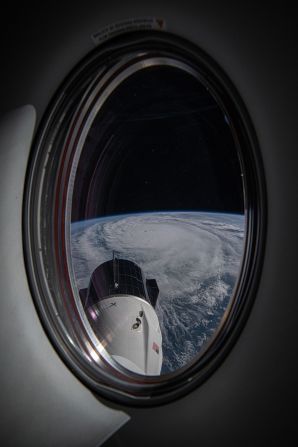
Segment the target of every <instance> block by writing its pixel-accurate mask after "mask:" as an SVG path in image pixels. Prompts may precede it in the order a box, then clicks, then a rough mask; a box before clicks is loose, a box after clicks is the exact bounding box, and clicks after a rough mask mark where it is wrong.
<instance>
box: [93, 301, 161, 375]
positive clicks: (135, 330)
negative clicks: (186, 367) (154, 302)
mask: <svg viewBox="0 0 298 447" xmlns="http://www.w3.org/2000/svg"><path fill="white" fill-rule="evenodd" d="M89 315H90V317H91V318H93V319H95V320H98V321H100V338H101V340H102V343H103V344H104V345H105V348H106V349H107V351H108V353H109V354H110V355H111V357H112V358H113V359H114V360H116V361H117V362H118V363H119V364H121V365H122V366H123V367H125V368H127V369H129V370H130V371H133V372H136V373H139V374H143V375H159V374H160V372H161V367H162V335H161V330H160V326H159V321H158V317H157V314H156V312H155V310H154V308H153V307H152V306H151V304H150V303H148V302H147V301H145V300H144V299H142V298H139V297H137V296H133V295H112V296H109V297H107V298H105V299H103V300H101V301H99V302H98V303H97V304H95V305H93V306H92V307H91V308H90V309H89Z"/></svg>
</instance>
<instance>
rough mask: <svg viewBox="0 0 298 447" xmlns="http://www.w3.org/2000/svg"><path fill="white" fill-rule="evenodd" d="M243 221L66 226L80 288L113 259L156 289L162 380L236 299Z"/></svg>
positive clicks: (163, 215) (146, 216)
mask: <svg viewBox="0 0 298 447" xmlns="http://www.w3.org/2000/svg"><path fill="white" fill-rule="evenodd" d="M244 230H245V217H244V215H240V214H224V213H207V212H193V211H191V212H188V211H185V212H180V211H179V212H177V211H175V212H152V213H149V212H148V213H138V214H122V215H116V216H109V217H102V218H97V219H92V220H87V221H82V222H75V223H72V224H71V250H72V264H73V271H74V275H75V280H76V284H77V287H78V289H82V288H86V287H88V284H89V280H90V276H91V274H92V272H93V271H94V270H95V268H96V267H98V266H99V265H100V264H102V263H103V262H105V261H109V260H111V259H112V257H113V251H115V252H116V254H117V256H118V257H119V258H123V259H127V260H130V261H133V262H135V263H136V264H137V265H138V266H139V267H141V269H142V270H143V273H144V276H145V277H146V278H155V279H156V281H157V284H158V288H159V296H158V301H157V304H156V308H155V310H156V313H157V316H158V318H159V323H160V328H161V332H162V348H163V364H162V370H161V374H166V373H170V372H173V371H176V370H177V369H179V368H181V367H183V366H185V365H186V364H187V363H188V362H189V361H191V360H192V359H193V358H194V356H195V355H197V354H198V353H199V352H200V350H201V348H202V347H203V345H204V344H205V343H206V342H208V340H210V338H211V337H212V335H213V334H214V332H215V331H216V329H217V328H218V327H219V325H220V322H221V321H222V318H223V315H224V313H225V310H226V309H227V306H228V304H229V302H230V300H231V298H232V296H233V291H234V287H235V284H236V282H237V278H238V275H239V272H240V268H241V262H242V256H243V252H244Z"/></svg>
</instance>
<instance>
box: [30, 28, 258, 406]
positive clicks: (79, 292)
mask: <svg viewBox="0 0 298 447" xmlns="http://www.w3.org/2000/svg"><path fill="white" fill-rule="evenodd" d="M134 35H135V33H134ZM139 36H140V39H139V40H138V39H136V38H135V37H134V38H133V39H132V38H131V37H129V36H128V37H127V38H126V45H124V44H123V40H122V44H120V43H121V41H119V42H118V41H117V39H116V40H113V41H111V42H113V44H111V43H107V44H105V45H104V46H102V47H99V48H98V49H97V50H96V51H95V52H94V53H93V54H92V55H91V56H90V57H89V58H87V59H86V60H85V61H84V62H83V63H82V64H81V65H80V67H79V68H77V69H75V70H74V72H73V73H72V75H71V76H70V77H69V79H68V80H67V81H66V83H65V84H64V86H63V87H62V90H61V91H60V92H59V93H58V95H57V97H56V102H55V105H54V107H52V108H51V110H50V111H49V114H48V116H47V118H46V119H45V122H44V124H43V128H42V131H41V132H40V133H39V136H38V138H37V142H36V148H37V149H36V152H35V158H34V160H33V162H32V164H31V170H30V173H29V182H28V184H29V186H28V194H27V205H26V209H27V210H28V212H27V215H26V216H27V217H26V222H27V227H26V228H27V232H26V236H27V237H26V243H27V253H28V258H29V262H28V265H29V273H30V277H31V283H32V287H33V289H34V295H35V297H36V301H37V304H38V306H39V309H40V312H41V315H42V319H43V321H44V323H45V325H46V327H47V329H48V331H49V333H50V336H51V337H52V339H53V341H54V342H55V344H56V346H57V348H58V350H59V352H61V354H62V355H63V357H64V358H65V359H66V360H67V361H68V362H70V363H71V366H72V368H73V369H74V370H75V371H77V373H78V374H79V376H80V377H81V378H83V380H85V381H86V382H87V383H88V384H89V385H91V386H92V387H93V388H94V389H96V390H97V391H99V392H101V393H103V394H104V395H107V396H110V397H116V398H117V397H118V399H120V400H122V401H123V400H125V399H128V401H130V399H131V398H133V399H134V401H140V402H145V401H146V402H148V397H150V398H151V399H150V402H152V403H154V402H160V401H161V400H162V399H169V398H172V397H175V396H176V395H179V393H181V392H184V391H185V390H187V389H188V388H190V387H191V386H193V385H194V384H196V383H198V382H199V381H201V380H203V379H204V378H205V377H207V375H208V374H209V373H210V371H211V370H212V369H214V367H215V366H216V364H217V363H218V362H219V360H220V358H222V357H223V356H224V355H225V352H226V351H227V349H228V347H229V346H231V344H232V342H233V339H234V338H235V334H236V333H237V330H238V326H239V322H240V321H242V320H244V318H245V315H246V314H247V312H248V308H249V306H250V303H251V300H252V296H253V292H254V288H255V285H254V282H255V281H256V280H255V277H256V272H257V269H258V263H259V262H260V261H259V258H260V253H261V244H260V240H261V238H260V232H261V231H262V226H263V220H262V219H263V218H261V217H260V216H263V213H262V210H263V208H262V207H263V204H262V203H261V200H262V197H263V195H262V194H263V193H262V188H261V180H260V173H259V169H260V168H259V167H258V166H260V164H258V163H256V149H255V142H254V140H253V137H252V131H251V128H250V127H249V124H248V118H247V116H246V114H245V112H244V111H243V106H242V104H241V102H240V100H239V101H237V94H236V93H235V92H234V90H233V89H232V87H231V86H230V83H229V81H228V80H227V79H226V78H225V76H224V75H223V74H222V73H221V72H220V71H219V70H218V68H217V67H216V66H215V65H214V64H213V63H212V62H211V61H210V60H209V58H207V57H206V56H205V55H204V54H203V53H201V52H200V51H199V50H197V49H195V48H193V47H192V46H191V45H190V44H186V43H185V42H184V41H182V40H181V39H176V38H174V37H173V36H167V35H166V34H162V35H161V34H160V33H142V34H140V35H139ZM117 43H118V45H117ZM235 98H236V99H235ZM41 167H42V168H43V169H41ZM26 222H25V223H26ZM252 257H253V258H254V260H255V262H252Z"/></svg>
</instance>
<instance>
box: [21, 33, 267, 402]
mask: <svg viewBox="0 0 298 447" xmlns="http://www.w3.org/2000/svg"><path fill="white" fill-rule="evenodd" d="M123 41H126V44H124V42H123ZM145 42H146V46H147V47H148V49H147V52H148V53H149V54H150V51H151V56H150V55H149V56H148V57H147V56H146V52H145V51H144V53H141V54H138V51H139V52H140V51H141V48H142V44H144V43H145ZM159 46H160V47H159ZM138 47H139V49H138ZM150 47H151V48H152V50H149V48H150ZM136 50H138V51H136ZM119 51H120V53H121V51H122V53H123V55H122V59H121V56H120V62H119V63H118V64H115V65H114V66H113V67H112V70H114V71H115V73H118V78H117V75H116V76H115V77H114V78H113V76H114V73H113V71H112V73H111V71H109V70H108V71H107V78H112V83H107V84H106V87H109V89H108V90H105V80H106V79H105V77H104V76H105V74H104V76H103V73H102V72H100V70H99V75H95V74H94V73H96V69H95V68H93V70H94V72H93V78H92V76H91V81H90V80H89V84H88V86H87V88H85V90H84V96H83V99H82V98H80V101H79V102H78V104H79V107H80V109H78V110H77V109H76V110H75V111H74V112H73V111H72V117H71V121H70V123H69V125H70V127H71V126H72V128H73V132H72V133H71V138H70V139H69V142H70V143H69V144H70V146H71V145H72V144H73V145H74V146H76V144H78V141H79V142H80V141H81V143H82V141H84V136H82V135H83V134H84V132H85V134H86V132H87V129H88V125H89V127H90V125H91V124H90V123H91V122H92V116H93V119H94V116H96V114H97V113H98V109H99V107H100V104H102V103H103V102H104V101H105V99H103V97H102V95H106V98H108V97H109V95H110V94H111V92H112V91H114V90H115V89H116V88H117V85H118V84H117V80H118V81H119V80H120V82H122V80H121V79H122V78H123V79H124V78H125V76H127V77H129V76H130V75H131V74H132V73H133V72H135V71H134V69H135V70H136V71H137V70H138V69H142V68H146V63H147V64H150V62H151V63H152V64H156V65H157V66H158V65H162V64H164V65H170V66H171V64H173V65H174V66H177V65H178V66H179V65H180V68H181V67H182V68H181V69H183V70H184V69H185V71H188V72H191V74H193V76H195V77H196V78H197V79H198V80H199V82H202V83H203V85H205V86H206V84H207V85H208V86H210V89H211V94H212V96H213V97H214V98H215V100H216V102H217V104H219V106H220V107H221V108H222V110H224V111H225V113H226V115H227V116H228V118H229V120H230V123H231V128H232V129H233V134H234V136H235V139H236V140H238V144H237V146H238V148H237V150H238V152H239V153H238V156H239V159H240V163H241V168H242V170H243V172H244V179H243V181H244V183H245V184H244V185H243V192H244V202H245V233H246V234H245V248H244V253H243V258H242V265H241V269H240V272H239V274H238V279H237V281H236V284H235V287H234V292H233V295H232V297H231V298H230V300H229V305H228V310H227V312H226V314H227V315H226V317H225V319H223V320H224V321H222V322H221V324H220V326H219V327H218V329H217V330H216V331H215V334H214V336H212V337H211V339H210V340H209V342H208V343H206V344H205V346H204V348H203V349H202V350H201V351H200V352H199V353H198V354H197V355H196V356H195V357H194V359H193V360H192V361H191V362H190V363H188V364H187V365H185V366H184V367H182V368H179V369H177V370H176V371H174V372H172V373H169V374H163V375H161V376H143V375H139V374H136V373H133V372H132V371H129V370H127V369H125V368H123V367H122V366H121V365H119V364H118V363H117V362H114V361H113V360H112V359H111V356H110V355H109V354H108V352H106V353H105V351H104V350H103V349H102V348H101V347H100V346H98V345H97V346H96V344H95V340H94V339H93V338H92V336H91V337H90V334H91V333H90V332H89V328H88V325H90V323H88V325H86V324H85V322H83V326H84V328H83V330H84V331H85V332H84V337H85V342H87V343H89V342H91V343H89V346H90V347H89V354H90V356H91V357H92V358H93V361H94V362H95V363H96V364H97V369H96V371H95V370H94V364H93V365H92V363H91V364H90V358H89V359H88V358H86V356H85V358H84V355H82V352H81V351H80V349H81V347H80V348H78V346H80V343H81V342H82V340H80V341H79V342H78V344H77V346H74V345H73V342H72V340H71V337H70V336H69V334H70V333H69V332H68V330H67V329H66V328H65V326H64V327H63V324H61V320H59V318H58V319H57V318H56V321H55V311H56V313H57V315H59V312H58V311H57V308H56V306H55V303H53V300H52V299H51V295H52V292H51V291H50V290H49V289H50V287H49V284H48V278H47V274H46V272H45V271H44V266H43V267H42V264H43V262H44V261H43V259H42V256H43V255H44V252H43V254H40V251H41V252H42V250H43V246H42V245H43V243H44V237H45V236H44V234H42V229H41V218H40V216H41V214H40V213H41V208H42V206H43V204H42V198H43V195H42V193H43V192H44V189H43V188H44V182H45V178H42V175H43V174H44V175H46V173H44V172H42V174H41V175H40V174H39V176H36V169H37V167H38V166H40V163H41V164H43V165H44V166H46V165H45V154H44V150H45V147H46V146H47V144H49V140H50V141H52V142H55V137H54V132H53V130H54V131H55V130H56V131H57V128H56V127H55V123H56V125H57V116H60V118H61V112H62V111H63V101H65V97H67V95H65V92H66V90H67V87H68V88H69V87H71V86H73V85H74V84H75V83H76V82H77V83H80V80H81V82H82V79H83V78H84V73H85V72H86V70H87V71H88V69H89V70H90V71H92V70H91V67H92V66H93V65H94V66H95V67H96V65H97V64H98V66H97V70H98V69H99V68H100V66H101V67H102V65H100V64H102V60H103V59H104V58H105V57H106V56H107V55H109V54H110V55H111V56H112V55H114V56H115V57H116V54H117V52H119ZM154 52H158V53H159V56H154ZM148 53H147V54H148ZM162 54H164V56H162ZM171 54H172V57H170V55H171ZM136 58H137V59H138V58H139V60H138V61H136ZM188 58H189V64H188ZM182 59H184V60H185V62H183V61H182ZM129 62H132V65H129ZM176 64H177V65H176ZM196 65H197V67H198V69H197V70H196V69H195V68H193V67H194V66H196ZM123 68H124V69H123ZM199 68H200V70H199ZM102 69H103V68H102ZM103 70H104V69H103ZM121 74H122V78H121ZM111 75H112V76H111ZM98 76H99V77H101V80H102V82H101V83H98ZM65 86H66V88H65ZM94 86H96V88H97V89H98V90H100V89H101V94H99V91H97V90H96V89H94ZM69 90H70V91H71V88H69ZM90 92H93V94H92V95H91V94H90ZM69 94H70V92H69V93H68V95H69ZM96 98H97V100H96ZM97 101H99V103H97ZM226 102H228V104H226ZM78 104H77V105H78ZM66 105H67V104H66ZM83 106H84V107H83ZM90 111H91V112H90ZM88 112H90V113H88ZM92 114H93V115H92ZM55 115H56V116H55ZM78 116H79V119H78V118H77V117H78ZM86 117H87V119H86ZM55 120H56V121H55ZM234 123H235V127H234ZM86 125H87V126H86ZM79 130H83V132H82V133H81V134H80V132H79ZM78 132H79V139H78ZM68 137H69V135H68ZM81 137H82V140H81ZM241 139H242V140H243V141H241ZM244 142H245V149H246V150H247V153H245V154H244V153H243V147H242V144H244ZM34 146H35V151H34V153H33V155H32V158H31V162H30V165H29V170H28V176H27V179H28V180H27V185H26V198H25V204H24V239H25V254H26V264H27V265H26V266H27V271H28V276H29V281H30V286H31V290H32V295H33V297H34V300H35V304H36V307H37V310H38V313H39V314H40V317H41V320H42V323H43V325H44V327H45V329H46V331H47V333H48V335H49V337H50V339H51V341H52V342H53V343H54V345H55V347H56V349H57V350H58V352H59V354H60V355H61V356H62V358H63V360H64V361H66V363H67V364H68V366H69V367H70V368H71V369H72V370H73V371H74V372H75V373H76V375H77V376H79V378H81V380H83V382H84V383H86V384H87V385H88V386H90V387H91V388H92V389H94V390H95V391H97V392H98V393H99V394H102V395H103V396H104V397H108V398H110V399H112V400H116V401H118V402H119V401H120V402H122V403H128V404H130V405H131V404H132V403H134V404H138V405H139V404H141V405H146V404H148V403H149V404H150V405H151V404H155V403H161V402H166V401H169V400H173V399H175V398H177V397H179V396H180V395H182V394H184V393H185V392H187V391H189V390H190V389H192V388H193V387H194V386H197V385H198V384H199V383H201V382H202V381H204V380H206V378H207V377H208V376H209V375H210V374H211V373H212V372H213V371H214V370H215V369H216V367H217V366H218V365H219V364H220V363H221V362H222V360H223V358H225V356H226V355H227V353H228V352H229V350H230V349H231V347H232V346H233V344H234V343H235V341H236V340H237V338H238V335H239V333H240V330H241V329H242V327H243V325H244V323H245V321H246V319H247V317H248V314H249V310H250V308H251V305H252V302H253V299H254V297H255V294H256V289H257V284H258V278H259V275H260V270H261V264H262V257H263V250H264V240H265V222H266V217H265V216H266V207H265V196H266V194H265V186H264V175H263V169H262V163H261V159H260V153H259V148H258V144H257V139H256V136H255V132H254V130H253V126H252V123H251V120H250V118H249V116H248V113H247V111H246V108H245V106H244V104H243V102H242V100H241V99H240V96H239V95H238V93H237V92H236V90H235V88H234V87H233V85H232V83H231V81H230V80H229V79H228V78H227V77H226V75H225V74H224V73H223V72H222V70H221V69H220V68H219V67H218V66H217V64H216V63H215V62H214V61H213V60H212V59H211V58H210V57H209V56H207V55H206V54H205V53H204V52H203V51H202V50H200V49H199V48H197V47H196V46H195V45H194V44H192V43H190V42H188V41H185V40H184V39H182V38H180V37H177V36H174V35H172V34H169V33H165V32H157V31H156V32H155V31H138V32H133V33H131V34H127V35H122V36H119V37H116V38H113V39H111V41H108V42H106V43H105V44H104V45H102V46H100V47H98V48H96V49H95V50H94V51H93V52H92V53H91V54H90V55H88V56H87V58H85V59H84V60H83V62H82V63H81V64H79V66H78V67H76V68H75V69H74V70H73V72H72V75H71V76H70V77H69V78H68V79H67V80H66V82H65V84H64V87H63V86H62V88H61V89H59V90H58V93H57V94H56V97H55V98H54V100H53V103H52V104H51V105H50V106H49V109H48V111H47V112H46V115H45V117H44V119H43V122H42V123H41V125H40V127H39V131H38V133H37V135H36V138H35V142H34ZM77 147H78V146H76V148H74V150H75V156H76V157H77V158H79V153H78V152H77ZM60 155H61V154H60ZM56 156H57V154H56ZM48 157H51V154H47V159H46V163H48ZM248 160H250V161H248ZM72 163H73V160H72V161H71V163H70V164H71V166H73V164H72ZM248 165H249V168H252V169H249V172H248V169H247V168H248ZM47 167H49V166H48V165H47ZM59 168H61V165H59ZM62 169H63V166H62ZM65 174H66V172H62V173H61V178H62V179H63V175H65ZM47 175H49V173H48V174H47ZM58 183H59V182H58V181H57V178H56V179H55V191H56V192H57V191H59V196H60V195H61V194H60V193H61V189H59V188H60V187H59V184H58ZM41 185H42V187H43V188H41V189H40V190H39V192H38V193H36V190H37V189H38V186H39V187H40V186H41ZM57 185H58V186H57ZM64 188H65V185H64ZM64 192H65V191H64ZM68 194H69V184H68V183H67V182H66V196H67V195H68ZM62 197H64V199H65V195H64V194H62ZM68 199H69V197H68ZM70 202H71V200H70ZM68 203H69V202H68ZM61 206H62V209H61ZM63 206H64V208H63ZM63 210H64V211H63ZM61 212H62V219H61V221H62V223H63V225H62V229H61V228H60V231H62V234H63V227H64V231H65V228H68V233H67V230H66V233H65V234H64V236H63V237H65V239H64V243H65V247H64V249H65V253H66V266H67V272H68V275H69V280H70V284H71V291H72V294H73V292H74V290H76V288H75V287H73V283H72V281H73V278H71V273H70V272H71V269H70V268H69V266H70V265H71V262H70V259H69V256H70V251H69V243H70V236H69V225H68V226H67V220H68V222H69V221H70V219H69V212H70V211H69V207H68V208H67V207H66V206H65V203H64V205H63V204H62V205H61V204H60V208H59V206H58V211H57V210H56V220H57V218H58V219H59V218H61ZM63 213H65V214H64V216H63ZM67 213H68V216H67ZM34 222H35V226H34ZM32 223H33V225H32ZM36 225H37V226H38V229H37V231H36ZM32 229H33V230H32ZM34 229H35V230H34ZM60 236H61V235H60ZM52 237H53V235H52ZM54 239H55V238H54ZM37 254H38V256H37ZM47 256H49V254H47ZM252 256H254V258H255V259H256V262H254V263H252V259H251V258H252ZM59 262H60V261H58V263H59ZM60 267H61V266H60ZM64 267H65V266H64ZM64 267H63V268H64ZM55 269H56V274H57V273H59V268H57V259H56V261H55ZM60 273H61V269H60ZM74 299H75V302H76V305H78V298H77V297H76V296H75V294H74ZM79 313H80V315H79V317H80V319H81V320H82V315H84V312H79ZM57 315H56V317H57ZM86 320H87V317H86ZM79 326H80V325H79ZM90 328H91V327H90ZM86 329H87V330H86ZM80 330H82V328H80ZM91 331H92V329H91ZM92 332H93V331H92ZM86 334H87V336H86ZM91 335H92V334H91ZM95 337H96V336H95ZM94 347H95V348H96V349H94ZM97 350H99V352H100V354H101V355H102V357H103V358H99V359H98V358H97V356H98V352H96V351H97ZM111 360H112V362H111ZM91 362H92V361H91ZM111 373H112V375H111ZM115 373H116V374H115ZM118 373H119V374H118ZM148 398H150V399H149V400H150V402H148Z"/></svg>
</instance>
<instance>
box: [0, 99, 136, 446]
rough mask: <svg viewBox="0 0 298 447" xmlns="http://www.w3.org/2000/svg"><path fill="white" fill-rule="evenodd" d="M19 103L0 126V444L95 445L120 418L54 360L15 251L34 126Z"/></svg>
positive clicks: (19, 239) (19, 248) (29, 109)
mask: <svg viewBox="0 0 298 447" xmlns="http://www.w3.org/2000/svg"><path fill="white" fill-rule="evenodd" d="M35 120H36V116H35V110H34V108H33V107H32V106H25V107H22V108H20V109H18V110H15V111H14V112H11V113H10V114H9V115H8V116H6V117H4V118H3V119H2V122H1V123H0V215H1V219H0V246H1V265H0V285H1V299H0V318H1V324H0V356H1V368H0V387H1V398H0V413H1V418H0V426H1V429H0V431H1V440H0V443H1V445H3V446H4V445H5V446H6V447H7V446H17V445H22V446H41V445H42V446H43V447H46V446H63V447H65V446H71V447H75V446H85V447H88V446H90V447H94V446H99V445H101V444H102V443H103V442H104V441H105V440H106V439H107V438H108V437H109V436H110V435H111V434H113V433H114V432H115V431H116V430H117V429H118V428H119V427H120V426H122V425H123V424H124V423H125V422H126V421H128V419H129V416H127V415H126V414H125V413H124V412H122V411H116V410H112V409H110V408H108V407H106V406H105V405H103V404H102V403H101V402H99V400H97V399H96V398H95V397H94V395H93V394H92V393H91V392H90V391H89V390H88V389H87V388H86V387H85V386H83V385H82V384H81V383H80V382H79V381H78V380H77V379H76V378H75V376H74V375H73V374H72V373H71V372H70V371H69V370H68V368H67V367H66V366H65V365H64V363H63V362H62V361H61V359H60V358H59V356H58V355H57V353H56V352H55V350H54V349H53V347H52V345H51V344H50V342H49V340H48V338H47V336H46V334H45V333H44V330H43V328H42V326H41V324H40V321H39V318H38V316H37V313H36V310H35V308H34V304H33V301H32V297H31V295H30V291H29V288H28V283H27V276H26V272H25V267H24V260H23V247H22V201H23V188H24V177H25V172H26V165H27V162H28V155H29V149H30V144H31V139H32V135H33V131H34V126H35Z"/></svg>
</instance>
